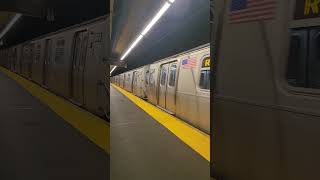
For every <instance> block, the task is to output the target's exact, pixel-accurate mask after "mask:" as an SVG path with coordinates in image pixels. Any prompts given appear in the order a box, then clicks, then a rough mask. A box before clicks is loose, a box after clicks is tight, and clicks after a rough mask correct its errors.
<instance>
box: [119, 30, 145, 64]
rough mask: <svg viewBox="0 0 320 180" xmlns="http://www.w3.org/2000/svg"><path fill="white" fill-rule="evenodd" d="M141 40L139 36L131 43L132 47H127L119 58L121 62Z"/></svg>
mask: <svg viewBox="0 0 320 180" xmlns="http://www.w3.org/2000/svg"><path fill="white" fill-rule="evenodd" d="M142 38H143V36H142V35H139V37H138V38H137V39H136V40H135V41H134V42H133V43H132V45H131V46H130V47H129V49H128V50H127V51H126V53H124V55H123V56H122V57H121V59H120V60H123V59H124V58H126V57H127V56H128V54H129V53H130V52H131V51H132V49H133V48H134V47H135V46H136V45H137V44H138V43H139V42H140V41H141V39H142Z"/></svg>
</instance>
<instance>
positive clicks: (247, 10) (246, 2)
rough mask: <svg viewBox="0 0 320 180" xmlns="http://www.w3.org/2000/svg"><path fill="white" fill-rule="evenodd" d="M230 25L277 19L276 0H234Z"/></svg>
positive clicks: (230, 14) (230, 13)
mask: <svg viewBox="0 0 320 180" xmlns="http://www.w3.org/2000/svg"><path fill="white" fill-rule="evenodd" d="M231 5H232V6H233V7H232V8H231V10H230V12H229V22H230V23H244V22H250V21H259V20H270V19H273V18H274V17H275V8H276V1H275V0H232V4H231Z"/></svg>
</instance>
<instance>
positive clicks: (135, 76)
mask: <svg viewBox="0 0 320 180" xmlns="http://www.w3.org/2000/svg"><path fill="white" fill-rule="evenodd" d="M138 76H139V73H138V72H137V71H134V72H133V74H132V78H133V81H132V93H133V94H134V95H138V78H139V77H138Z"/></svg>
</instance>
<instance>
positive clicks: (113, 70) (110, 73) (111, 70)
mask: <svg viewBox="0 0 320 180" xmlns="http://www.w3.org/2000/svg"><path fill="white" fill-rule="evenodd" d="M116 68H117V66H114V67H113V68H112V70H111V71H110V76H111V74H112V72H113V71H114V70H115V69H116Z"/></svg>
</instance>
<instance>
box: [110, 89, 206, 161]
mask: <svg viewBox="0 0 320 180" xmlns="http://www.w3.org/2000/svg"><path fill="white" fill-rule="evenodd" d="M111 85H112V86H113V87H114V88H116V89H117V90H118V91H119V92H121V93H122V94H123V95H125V96H126V97H127V98H128V99H130V100H131V101H132V102H133V103H134V104H136V105H137V106H138V107H140V108H141V109H142V110H143V111H145V112H146V113H147V114H149V115H150V116H151V117H152V118H153V119H154V120H156V121H158V122H159V123H160V124H162V125H163V126H164V127H165V128H167V129H168V130H169V131H171V132H172V133H173V134H174V135H176V136H177V137H178V138H179V139H181V140H182V141H183V142H184V143H185V144H187V145H188V146H189V147H191V148H192V149H193V150H194V151H196V152H197V153H198V154H200V155H201V156H202V157H203V158H205V159H206V160H207V161H210V135H208V134H206V133H204V132H202V131H200V130H199V129H197V128H195V127H192V126H191V125H189V124H187V123H185V122H184V121H182V120H180V119H178V118H177V117H175V116H172V115H170V114H168V113H166V112H164V111H162V110H161V109H159V108H157V107H156V106H154V105H152V104H150V103H148V102H146V101H144V100H142V99H140V98H139V97H137V96H135V95H133V94H132V93H130V92H128V91H125V90H123V89H122V88H120V87H118V86H117V85H115V84H111ZM111 121H112V120H111Z"/></svg>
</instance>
